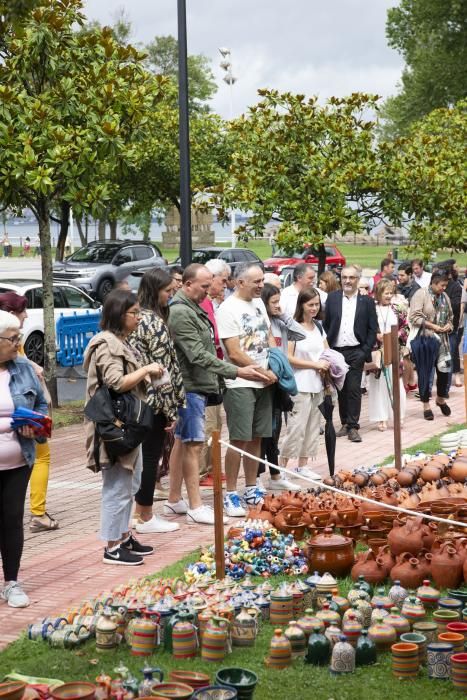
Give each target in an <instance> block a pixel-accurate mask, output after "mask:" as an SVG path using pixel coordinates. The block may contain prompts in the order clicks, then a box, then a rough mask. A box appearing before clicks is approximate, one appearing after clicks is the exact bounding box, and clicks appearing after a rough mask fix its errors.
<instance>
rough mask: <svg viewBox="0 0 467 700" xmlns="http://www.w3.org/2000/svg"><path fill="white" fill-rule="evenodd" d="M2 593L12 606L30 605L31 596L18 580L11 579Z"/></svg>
mask: <svg viewBox="0 0 467 700" xmlns="http://www.w3.org/2000/svg"><path fill="white" fill-rule="evenodd" d="M1 595H2V598H3V600H6V601H7V603H8V605H9V606H10V608H27V607H28V605H29V598H28V596H27V595H26V593H25V592H24V591H23V589H22V587H21V584H20V583H18V581H10V583H8V584H7V585H6V586H5V588H4V589H3V591H2V594H1Z"/></svg>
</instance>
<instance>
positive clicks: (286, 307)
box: [280, 284, 328, 318]
mask: <svg viewBox="0 0 467 700" xmlns="http://www.w3.org/2000/svg"><path fill="white" fill-rule="evenodd" d="M314 289H315V287H314ZM316 291H317V292H318V294H319V298H320V299H321V309H322V310H323V311H324V307H325V306H326V299H327V298H328V295H327V293H326V292H323V290H322V289H316ZM299 294H300V290H298V289H297V287H296V286H295V285H294V284H291V285H289V286H288V287H285V289H283V290H282V291H281V301H280V304H281V309H282V313H284V314H288V315H289V316H292V318H293V317H294V315H295V309H296V308H297V299H298V295H299Z"/></svg>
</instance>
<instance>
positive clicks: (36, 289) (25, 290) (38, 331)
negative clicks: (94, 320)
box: [0, 279, 101, 365]
mask: <svg viewBox="0 0 467 700" xmlns="http://www.w3.org/2000/svg"><path fill="white" fill-rule="evenodd" d="M53 291H54V315H55V321H57V320H58V319H59V318H60V315H61V314H63V315H65V316H71V315H72V314H74V313H76V314H78V315H80V314H85V313H86V311H94V310H96V309H100V308H101V305H100V303H99V302H97V301H95V300H94V299H92V298H91V297H90V296H89V295H88V294H86V293H85V292H83V291H82V290H81V289H78V287H74V286H73V285H71V284H63V283H62V284H54V285H53ZM4 292H16V293H17V294H21V296H25V297H26V299H27V301H28V306H27V312H28V317H27V318H26V319H25V321H24V326H23V331H22V333H23V344H24V352H25V353H26V356H27V357H28V358H29V359H30V360H33V361H34V362H37V364H38V365H43V364H44V313H43V311H42V309H43V303H42V298H43V290H42V282H40V281H39V280H26V279H3V280H0V294H3V293H4Z"/></svg>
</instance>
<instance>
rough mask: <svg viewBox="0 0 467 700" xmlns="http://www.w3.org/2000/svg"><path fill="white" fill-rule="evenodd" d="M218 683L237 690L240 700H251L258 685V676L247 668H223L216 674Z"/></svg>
mask: <svg viewBox="0 0 467 700" xmlns="http://www.w3.org/2000/svg"><path fill="white" fill-rule="evenodd" d="M216 683H219V684H220V685H228V686H231V687H233V688H235V689H236V690H237V694H238V700H250V698H252V697H253V693H254V690H255V687H256V684H257V683H258V676H257V675H256V673H253V671H249V670H248V669H247V668H238V667H235V666H232V667H230V668H221V669H220V670H219V671H218V672H217V674H216Z"/></svg>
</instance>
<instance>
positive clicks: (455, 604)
mask: <svg viewBox="0 0 467 700" xmlns="http://www.w3.org/2000/svg"><path fill="white" fill-rule="evenodd" d="M438 609H440V610H456V611H457V612H459V613H460V612H461V611H462V601H460V600H458V599H457V598H451V597H448V596H442V597H441V598H440V599H439V600H438Z"/></svg>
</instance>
